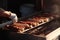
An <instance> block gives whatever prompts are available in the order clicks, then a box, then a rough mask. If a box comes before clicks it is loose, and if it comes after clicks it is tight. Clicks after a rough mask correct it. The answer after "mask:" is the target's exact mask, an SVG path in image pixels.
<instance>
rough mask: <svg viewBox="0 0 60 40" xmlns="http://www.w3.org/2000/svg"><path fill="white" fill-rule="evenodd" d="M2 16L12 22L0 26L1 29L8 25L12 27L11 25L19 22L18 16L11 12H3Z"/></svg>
mask: <svg viewBox="0 0 60 40" xmlns="http://www.w3.org/2000/svg"><path fill="white" fill-rule="evenodd" d="M1 16H3V17H7V18H10V19H11V21H8V22H6V23H3V24H0V28H1V27H4V26H6V25H10V24H12V23H15V22H17V21H18V18H17V15H16V14H14V13H12V12H10V11H4V12H2V14H1Z"/></svg>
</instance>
